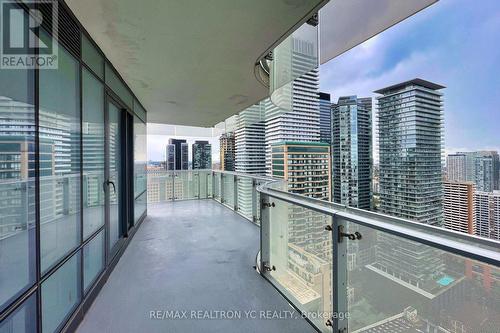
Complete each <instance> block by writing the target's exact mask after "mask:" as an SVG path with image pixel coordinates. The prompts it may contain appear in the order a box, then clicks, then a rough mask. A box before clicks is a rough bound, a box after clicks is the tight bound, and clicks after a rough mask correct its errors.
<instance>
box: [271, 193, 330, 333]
mask: <svg viewBox="0 0 500 333" xmlns="http://www.w3.org/2000/svg"><path fill="white" fill-rule="evenodd" d="M273 203H274V206H273V207H272V208H269V221H266V224H267V223H269V224H268V225H267V226H266V227H265V229H266V230H268V232H269V236H268V240H269V254H266V255H265V256H266V257H267V255H268V258H269V262H267V263H265V264H266V265H267V266H268V267H269V269H270V270H269V271H265V273H264V274H265V275H266V276H267V277H268V278H269V280H270V281H271V283H273V284H274V285H275V286H276V287H277V288H278V289H279V290H280V291H281V292H282V293H283V294H284V295H285V296H286V297H287V298H288V299H289V300H290V301H291V302H292V303H293V304H294V305H295V306H296V307H297V308H298V309H299V310H300V311H302V312H303V313H304V315H307V318H308V319H309V320H310V321H311V322H312V323H313V324H314V325H315V326H316V327H317V328H319V329H320V330H321V331H323V332H331V327H329V326H327V325H326V324H325V323H326V320H327V319H325V318H329V316H330V314H331V313H332V274H333V271H332V233H331V232H330V231H327V230H325V226H326V225H329V224H330V221H331V217H330V216H328V215H325V214H321V213H318V212H316V211H313V210H310V209H306V208H302V207H299V206H296V205H293V204H289V203H286V202H284V201H281V200H277V199H275V198H271V199H270V204H273Z"/></svg>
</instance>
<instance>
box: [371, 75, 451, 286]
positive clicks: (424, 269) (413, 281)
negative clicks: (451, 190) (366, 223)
mask: <svg viewBox="0 0 500 333" xmlns="http://www.w3.org/2000/svg"><path fill="white" fill-rule="evenodd" d="M443 88H444V87H443V86H441V85H438V84H435V83H432V82H428V81H424V80H421V79H414V80H411V81H407V82H403V83H400V84H396V85H393V86H390V87H387V88H384V89H380V90H377V91H375V92H376V93H379V94H381V95H382V96H380V97H378V98H377V101H378V123H379V154H380V166H379V168H380V169H379V172H380V175H379V179H380V211H381V212H383V213H386V214H389V215H394V216H397V217H402V218H407V219H410V220H414V221H417V222H420V223H426V224H431V225H436V226H441V225H442V224H443V206H442V205H443V202H442V200H443V175H442V166H441V156H442V149H443V147H442V135H443V133H442V126H443V102H442V93H441V92H439V90H441V89H443ZM376 253H377V254H376V261H375V263H373V264H372V265H371V268H372V269H373V270H374V271H376V272H377V273H379V274H380V275H382V276H386V277H388V278H390V279H391V280H394V281H395V282H397V283H399V284H402V285H405V286H406V285H411V286H412V287H413V288H416V290H419V292H421V293H422V292H425V291H429V290H430V288H431V287H432V286H433V285H435V283H436V281H435V279H436V277H437V276H439V275H440V274H441V272H442V271H443V269H444V262H443V261H442V259H441V258H440V257H439V255H438V252H437V251H436V250H435V249H433V248H430V247H428V246H425V245H422V244H417V243H414V242H411V241H408V240H403V239H401V238H398V237H395V236H392V235H388V234H385V233H378V234H377V251H376Z"/></svg>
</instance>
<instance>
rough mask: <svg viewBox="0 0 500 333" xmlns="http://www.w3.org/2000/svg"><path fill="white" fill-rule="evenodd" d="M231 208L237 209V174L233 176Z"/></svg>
mask: <svg viewBox="0 0 500 333" xmlns="http://www.w3.org/2000/svg"><path fill="white" fill-rule="evenodd" d="M233 196H234V199H233V210H234V211H235V212H237V211H238V176H236V175H234V176H233Z"/></svg>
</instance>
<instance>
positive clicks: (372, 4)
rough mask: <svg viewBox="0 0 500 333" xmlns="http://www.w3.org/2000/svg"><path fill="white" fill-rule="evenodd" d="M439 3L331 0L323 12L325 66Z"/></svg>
mask: <svg viewBox="0 0 500 333" xmlns="http://www.w3.org/2000/svg"><path fill="white" fill-rule="evenodd" d="M437 1H438V0H347V1H346V0H331V1H330V2H329V3H328V4H326V5H325V6H324V7H323V8H321V11H320V25H319V26H320V45H321V52H320V54H321V59H320V62H321V64H324V63H326V62H328V61H329V60H331V59H333V58H335V57H337V56H338V55H340V54H342V53H344V52H345V51H347V50H349V49H351V48H353V47H354V46H356V45H358V44H360V43H362V42H364V41H366V40H367V39H370V38H371V37H373V36H375V35H377V34H379V33H381V32H382V31H384V30H386V29H387V28H390V27H392V26H393V25H395V24H397V23H399V22H401V21H403V20H404V19H406V18H408V17H409V16H412V15H414V14H415V13H417V12H419V11H420V10H422V9H424V8H426V7H428V6H430V5H432V4H434V3H435V2H437Z"/></svg>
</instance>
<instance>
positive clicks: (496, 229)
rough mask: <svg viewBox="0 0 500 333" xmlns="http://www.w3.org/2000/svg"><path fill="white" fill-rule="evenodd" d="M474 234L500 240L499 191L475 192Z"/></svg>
mask: <svg viewBox="0 0 500 333" xmlns="http://www.w3.org/2000/svg"><path fill="white" fill-rule="evenodd" d="M476 226H477V227H476V230H477V231H476V234H477V235H478V236H481V237H486V238H491V239H495V240H500V191H494V192H481V191H478V192H476Z"/></svg>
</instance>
